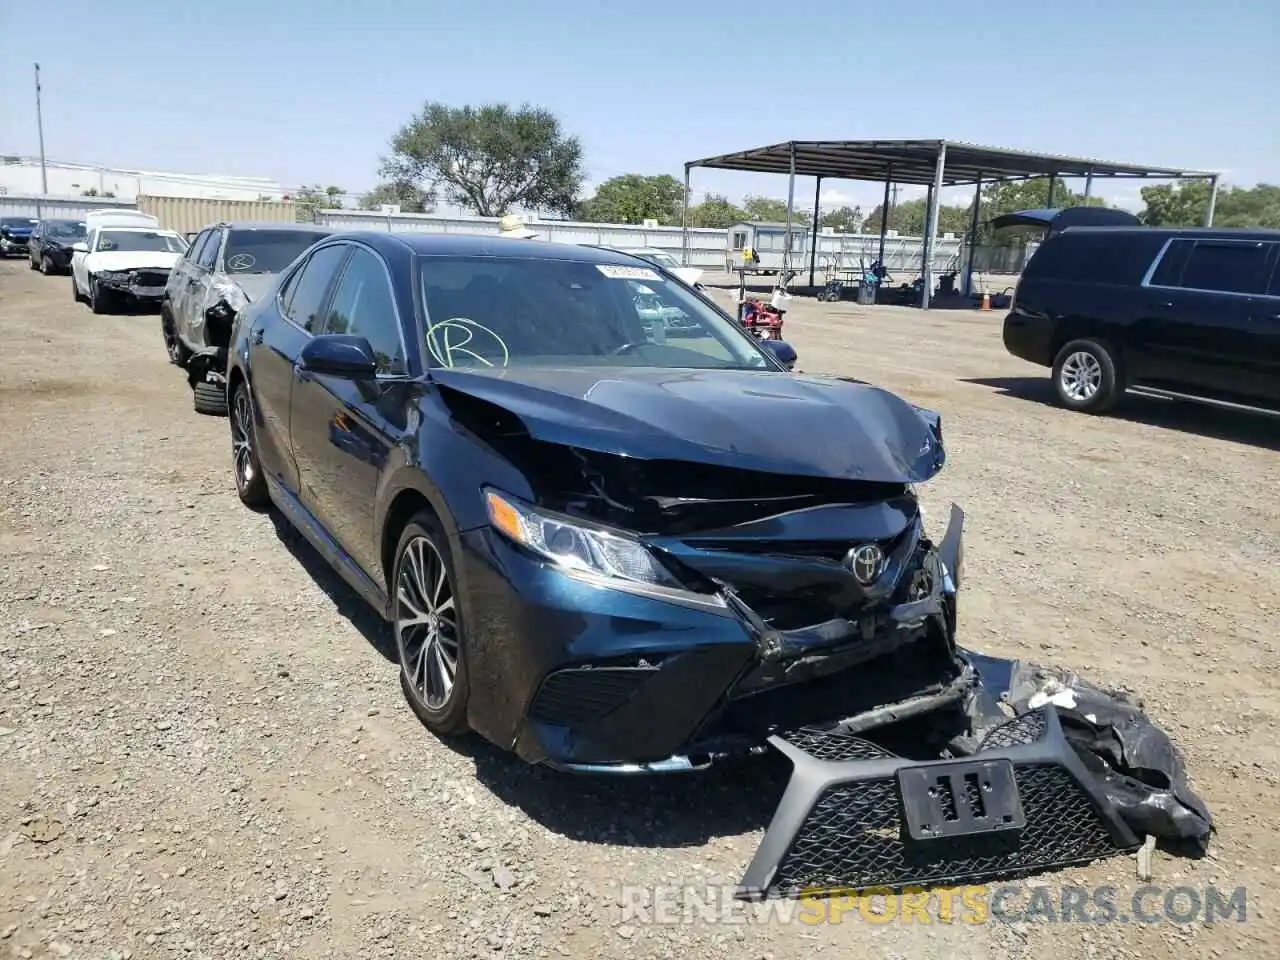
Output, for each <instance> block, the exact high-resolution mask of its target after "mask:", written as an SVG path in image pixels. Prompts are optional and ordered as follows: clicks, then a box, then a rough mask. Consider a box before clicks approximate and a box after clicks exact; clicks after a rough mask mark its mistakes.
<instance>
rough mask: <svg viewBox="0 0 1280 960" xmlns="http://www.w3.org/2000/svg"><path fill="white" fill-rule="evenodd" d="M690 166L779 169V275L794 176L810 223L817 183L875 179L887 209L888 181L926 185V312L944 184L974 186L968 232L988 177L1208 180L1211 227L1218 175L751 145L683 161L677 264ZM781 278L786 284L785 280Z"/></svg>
mask: <svg viewBox="0 0 1280 960" xmlns="http://www.w3.org/2000/svg"><path fill="white" fill-rule="evenodd" d="M695 167H708V168H712V169H720V170H740V171H743V172H748V173H783V174H787V175H788V177H789V184H788V187H787V241H786V245H785V248H784V252H783V272H782V275H783V276H784V277H785V276H787V275H788V273H789V268H790V266H791V230H792V221H793V216H794V209H795V186H796V177H797V176H801V177H816V178H817V180H818V188H817V189H816V190H815V191H814V200H813V216H814V222H815V223H816V222H817V217H818V211H819V210H820V208H821V207H820V200H819V196H820V194H821V190H822V181H823V180H826V179H836V180H877V181H882V182H883V183H884V191H885V195H884V203H883V207H884V209H886V210H887V209H889V185H890V184H891V183H898V184H911V185H915V186H923V187H928V188H929V198H928V212H927V215H926V218H925V233H924V246H923V250H922V255H921V264H922V267H921V269H922V271H923V273H924V278H925V283H924V287H923V289H922V291H921V302H920V305H921V306H922V307H924V308H925V309H926V310H927V309H929V298H930V294H931V290H930V284H931V283H932V267H931V260H930V257H931V255H932V250H933V243H934V235H935V234H936V232H937V225H938V207H939V204H940V203H941V197H940V194H941V192H942V190H943V188H945V187H955V186H962V185H966V184H973V185H974V187H975V197H974V202H973V217H972V225H971V232H973V233H976V231H977V228H978V210H979V206H980V204H981V188H982V185H983V184H984V183H991V182H993V181H1010V180H1032V179H1035V178H1037V177H1045V178H1058V177H1082V178H1085V180H1086V181H1087V184H1086V187H1085V196H1086V197H1088V196H1089V195H1090V193H1091V187H1092V184H1093V181H1094V179H1095V178H1097V177H1106V178H1129V179H1145V178H1157V179H1161V180H1182V179H1207V180H1209V181H1210V183H1211V184H1212V187H1211V189H1210V193H1209V209H1208V213H1207V214H1206V216H1205V225H1206V226H1212V224H1213V209H1214V205H1215V202H1216V200H1217V194H1218V177H1219V176H1220V174H1219V173H1217V172H1213V171H1207V170H1183V169H1177V168H1173V167H1149V166H1144V165H1141V164H1133V163H1109V162H1107V161H1105V160H1093V159H1089V158H1085V157H1062V156H1056V155H1054V154H1048V153H1028V152H1025V151H1022V150H1009V149H1005V148H1003V147H984V146H980V145H978V144H974V143H964V142H962V141H955V140H788V141H785V142H783V143H774V144H770V145H769V146H765V147H756V148H754V149H752V150H742V151H739V152H737V153H725V154H721V155H720V156H718V157H705V158H703V159H702V160H693V161H690V162H689V163H686V164H685V165H684V188H685V189H684V195H685V201H684V209H683V214H682V217H681V221H682V227H683V235H684V238H683V243H682V252H683V257H682V259H683V261H684V262H685V263H686V264H687V263H688V260H689V217H688V215H689V187H690V183H689V174H690V171H692V170H693V168H695ZM1054 183H1055V180H1054V179H1050V180H1049V184H1050V187H1049V205H1050V206H1052V205H1053V202H1052V201H1053V184H1054ZM887 229H888V218H882V219H881V222H880V260H883V259H884V244H885V233H886V232H887ZM817 249H818V244H817V241H816V239H815V241H814V243H813V244H812V246H811V248H810V251H809V285H810V286H813V281H814V270H815V264H816V260H817ZM784 283H785V281H784ZM972 286H973V270H972V259H971V260H970V267H969V269H968V270H967V271H966V278H965V282H964V292H965V294H966V295H968V294H969V293H970V292H971V291H972Z"/></svg>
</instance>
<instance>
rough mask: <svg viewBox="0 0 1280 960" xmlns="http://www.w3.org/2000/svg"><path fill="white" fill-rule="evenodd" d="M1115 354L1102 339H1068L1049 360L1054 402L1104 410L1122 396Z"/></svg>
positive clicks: (1085, 410) (1090, 410)
mask: <svg viewBox="0 0 1280 960" xmlns="http://www.w3.org/2000/svg"><path fill="white" fill-rule="evenodd" d="M1124 389H1125V385H1124V373H1123V371H1122V369H1121V367H1120V361H1119V354H1118V352H1117V351H1116V349H1115V347H1113V346H1111V344H1109V343H1107V342H1106V341H1105V340H1092V339H1082V340H1072V341H1071V342H1070V343H1068V344H1067V345H1066V346H1064V347H1063V348H1062V349H1061V350H1059V351H1058V355H1057V356H1056V357H1055V358H1054V361H1053V393H1054V396H1055V397H1057V400H1058V403H1059V404H1060V405H1062V406H1064V407H1066V408H1067V409H1068V410H1077V411H1079V412H1080V413H1095V414H1096V413H1106V412H1107V411H1108V410H1111V409H1113V408H1114V407H1115V405H1116V404H1117V403H1119V402H1120V399H1121V397H1123V396H1124Z"/></svg>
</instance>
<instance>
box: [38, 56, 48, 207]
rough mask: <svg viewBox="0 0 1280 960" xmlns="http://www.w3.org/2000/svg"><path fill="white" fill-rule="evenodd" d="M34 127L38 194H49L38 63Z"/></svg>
mask: <svg viewBox="0 0 1280 960" xmlns="http://www.w3.org/2000/svg"><path fill="white" fill-rule="evenodd" d="M36 129H37V130H38V131H39V132H40V194H41V196H48V194H49V174H48V171H47V170H46V169H45V165H44V114H43V113H42V112H41V110H40V64H38V63H37V64H36Z"/></svg>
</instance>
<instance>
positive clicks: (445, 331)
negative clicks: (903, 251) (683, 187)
mask: <svg viewBox="0 0 1280 960" xmlns="http://www.w3.org/2000/svg"><path fill="white" fill-rule="evenodd" d="M418 283H419V288H420V291H421V296H422V304H423V308H424V310H423V312H424V315H425V316H426V347H427V353H428V355H429V356H430V358H431V362H432V363H433V364H434V365H438V366H444V367H527V366H560V367H564V366H569V367H585V366H637V367H687V368H699V369H733V370H773V369H776V367H775V366H774V365H773V364H772V363H771V362H770V361H769V360H767V359H766V357H765V355H764V354H763V353H762V351H761V350H760V348H759V347H758V346H757V345H756V341H755V340H754V339H753V338H752V337H751V336H750V335H749V334H748V333H746V332H745V331H744V330H743V329H742V328H741V327H739V326H738V325H737V324H735V323H734V322H733V320H731V319H730V318H729V317H727V316H725V315H724V314H722V313H720V312H719V311H718V310H716V309H715V308H714V307H712V306H710V305H708V304H707V303H705V302H703V301H702V300H701V299H699V298H698V297H697V296H696V295H695V294H694V293H693V292H692V291H690V290H688V289H687V288H685V287H684V286H683V285H682V284H675V283H669V282H667V281H666V280H665V279H664V278H663V276H662V274H660V273H659V272H658V271H656V270H653V269H651V268H648V267H634V266H622V265H618V264H604V263H602V264H595V263H585V262H581V261H575V260H560V259H545V260H543V259H524V258H520V259H516V258H505V257H486V258H462V257H459V258H454V257H421V258H419V260H418Z"/></svg>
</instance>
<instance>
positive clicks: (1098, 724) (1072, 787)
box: [739, 651, 1212, 898]
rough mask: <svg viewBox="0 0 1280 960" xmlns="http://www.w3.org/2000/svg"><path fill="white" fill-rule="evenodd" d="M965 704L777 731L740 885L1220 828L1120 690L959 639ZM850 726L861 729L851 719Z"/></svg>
mask: <svg viewBox="0 0 1280 960" xmlns="http://www.w3.org/2000/svg"><path fill="white" fill-rule="evenodd" d="M963 659H964V660H965V661H967V665H968V667H969V668H970V669H971V670H973V671H975V672H976V673H977V674H978V675H979V677H980V683H979V684H978V685H976V686H975V687H974V689H973V691H972V692H971V694H970V695H969V696H968V697H967V699H966V700H965V701H964V702H963V703H962V704H952V705H950V706H949V707H947V708H944V709H939V710H937V711H936V712H935V713H933V714H930V715H928V716H925V717H914V718H911V719H910V720H908V721H905V722H904V723H901V724H894V725H890V726H885V727H881V728H877V729H865V728H860V727H859V726H858V725H857V724H854V725H853V726H850V723H849V721H848V720H844V721H840V722H834V723H831V724H829V725H825V726H810V727H806V728H804V729H801V730H796V731H792V732H790V733H786V734H783V735H780V736H775V737H773V738H771V740H770V743H771V744H772V745H773V746H774V747H775V749H777V750H778V751H780V752H781V753H783V754H784V755H785V756H787V757H788V758H789V759H790V760H791V762H792V764H793V767H794V769H793V772H792V776H791V779H790V781H789V782H788V785H787V789H786V792H785V794H784V795H783V798H782V801H781V803H780V804H779V806H778V809H777V811H776V812H775V814H774V817H773V821H772V822H771V823H770V826H769V829H768V831H766V833H765V837H764V839H763V841H762V842H761V844H760V847H759V849H758V850H757V851H756V855H755V857H754V859H753V860H752V862H751V864H750V866H749V867H748V869H747V872H746V874H745V876H744V877H743V881H742V884H741V886H740V889H739V896H741V897H747V898H759V897H763V896H770V895H779V894H780V895H784V896H797V895H799V894H801V893H802V892H805V891H815V890H835V889H840V890H866V889H869V888H885V887H887V888H890V889H893V888H900V887H903V886H908V885H936V884H948V883H960V882H973V881H977V880H982V879H994V878H997V877H1011V876H1018V875H1025V874H1028V873H1035V872H1040V871H1043V870H1048V869H1055V868H1059V867H1063V866H1067V865H1071V864H1080V863H1085V862H1088V861H1091V860H1096V859H1100V858H1103V857H1106V856H1110V855H1113V854H1115V853H1119V852H1122V851H1126V850H1132V849H1135V848H1136V847H1138V846H1139V845H1140V844H1141V843H1142V840H1143V838H1144V837H1145V836H1147V835H1150V836H1154V837H1156V838H1158V839H1163V840H1168V841H1183V842H1186V841H1192V842H1194V843H1198V844H1200V845H1202V846H1203V844H1204V843H1205V842H1206V841H1207V838H1208V836H1209V833H1210V832H1211V830H1212V820H1211V818H1210V816H1209V813H1208V810H1207V809H1206V808H1205V806H1204V804H1203V803H1202V802H1201V801H1200V800H1199V798H1198V797H1196V796H1195V794H1194V793H1192V792H1191V790H1190V788H1189V787H1188V785H1187V782H1186V774H1185V771H1184V768H1183V764H1182V760H1181V758H1180V756H1179V755H1178V752H1177V750H1176V749H1175V748H1174V746H1173V744H1172V743H1171V742H1170V740H1169V738H1168V737H1167V736H1166V735H1165V734H1164V733H1163V732H1162V731H1161V730H1160V729H1159V728H1157V727H1156V726H1155V725H1154V724H1152V723H1151V721H1150V720H1149V719H1147V717H1146V716H1145V715H1144V714H1143V712H1142V709H1141V705H1140V704H1137V703H1135V702H1134V701H1133V700H1132V699H1130V698H1129V697H1127V696H1126V695H1125V694H1123V693H1118V692H1114V691H1107V690H1103V689H1102V688H1100V687H1096V686H1094V685H1091V684H1089V683H1087V682H1085V681H1083V680H1081V679H1080V677H1078V676H1077V675H1076V674H1074V673H1071V672H1069V671H1055V670H1051V669H1049V668H1045V667H1039V666H1035V665H1032V664H1024V663H1021V662H1012V661H1008V660H999V659H996V658H991V657H986V656H983V655H980V654H972V653H969V652H967V651H966V652H964V653H963ZM855 731H856V732H855Z"/></svg>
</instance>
